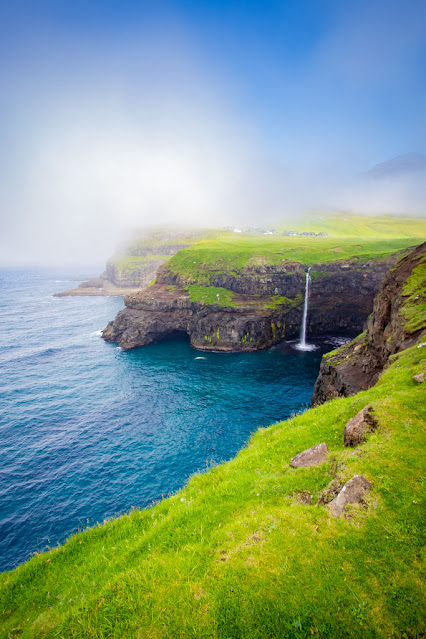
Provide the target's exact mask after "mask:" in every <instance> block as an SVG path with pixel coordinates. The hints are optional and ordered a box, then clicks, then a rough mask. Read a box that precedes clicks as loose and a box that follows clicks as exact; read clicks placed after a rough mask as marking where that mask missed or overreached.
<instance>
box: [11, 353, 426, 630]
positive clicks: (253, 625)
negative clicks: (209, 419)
mask: <svg viewBox="0 0 426 639" xmlns="http://www.w3.org/2000/svg"><path fill="white" fill-rule="evenodd" d="M425 365H426V346H422V347H419V345H417V346H415V347H413V348H411V349H409V350H407V351H404V352H403V353H401V354H399V355H398V356H396V357H394V358H393V361H392V363H391V365H390V367H389V368H388V369H387V370H386V371H385V372H384V374H383V375H382V377H381V378H380V380H379V382H378V384H377V385H376V386H375V387H374V388H372V389H370V390H369V391H366V392H364V393H361V394H359V395H357V396H354V397H350V398H345V399H338V400H334V401H332V402H329V403H327V404H324V405H322V406H320V407H318V408H316V409H313V410H309V411H307V412H305V413H304V414H302V415H299V416H297V417H295V418H294V419H291V420H289V421H286V422H283V423H278V424H275V425H273V426H271V427H269V428H267V429H261V430H259V431H258V432H257V433H256V434H255V435H254V437H253V438H252V440H251V441H250V443H249V445H248V446H247V448H245V449H244V450H242V451H241V452H240V454H239V455H238V456H237V457H236V458H235V459H234V460H233V461H231V462H229V463H226V464H222V465H219V466H215V467H213V468H211V469H210V470H209V471H208V472H206V473H203V474H199V475H196V476H194V477H193V478H192V479H191V481H190V482H189V483H188V485H187V486H186V487H185V488H184V489H183V490H182V491H181V492H180V493H178V494H177V495H175V496H172V497H170V498H168V499H165V500H164V501H163V502H161V503H160V504H158V505H156V506H155V507H153V508H151V509H148V510H144V511H138V510H133V511H132V512H131V513H129V514H128V515H125V516H123V517H121V518H119V519H116V520H113V521H109V522H107V523H106V524H105V525H103V526H100V527H98V528H93V529H90V530H88V531H86V532H84V533H81V534H79V535H76V536H74V537H72V538H71V539H70V540H69V541H68V542H67V543H66V544H65V545H64V546H62V547H61V548H59V549H55V550H52V551H51V552H48V553H44V554H41V555H38V556H35V557H34V558H33V559H31V560H30V561H29V562H28V563H26V564H24V565H22V566H20V567H19V568H18V569H16V570H14V571H12V572H10V573H5V574H3V575H2V576H1V616H0V618H1V622H0V623H1V635H0V636H1V637H8V638H11V637H66V638H68V637H85V638H86V637H132V638H133V637H144V638H145V637H152V638H154V637H155V638H157V637H173V638H174V637H194V638H200V637H220V638H223V639H228V638H239V637H241V638H242V637H244V638H247V639H249V638H250V639H252V638H260V637H262V638H276V637H312V636H317V637H321V638H322V637H357V638H360V639H361V638H363V639H366V638H369V637H371V638H373V637H422V636H424V634H425V633H426V625H425V617H424V610H425V607H424V606H425V597H424V590H423V588H424V582H423V581H422V571H423V569H424V554H423V552H424V545H423V544H424V535H423V532H424V527H423V521H422V515H424V501H423V500H424V460H423V458H422V455H421V451H422V450H423V449H424V445H425V432H424V427H425V418H426V406H425V401H424V400H425V388H424V384H419V383H417V382H415V381H414V380H413V375H415V374H418V373H420V372H421V371H424V370H425ZM369 402H370V403H372V404H373V406H374V410H375V413H376V416H377V418H378V420H379V423H380V427H379V429H378V431H376V432H375V433H374V434H372V435H371V436H370V437H369V439H368V441H367V442H366V443H365V444H363V445H362V446H360V447H359V448H357V449H345V448H344V447H343V428H344V425H345V423H346V422H347V420H348V419H349V418H351V417H352V416H353V415H354V414H355V413H356V412H357V411H359V410H360V409H361V408H362V407H363V406H365V405H366V404H367V403H369ZM230 427H232V425H230ZM320 442H326V444H327V445H328V447H329V449H330V455H329V459H328V461H327V462H326V463H325V464H323V465H321V466H319V467H313V468H307V469H303V468H299V469H293V468H290V466H289V461H290V458H291V457H292V456H293V455H295V454H297V453H298V452H300V451H302V450H303V449H305V448H307V447H309V446H312V445H314V444H317V443H320ZM357 473H362V474H363V475H365V477H367V478H368V480H369V481H370V482H371V483H372V486H373V488H372V491H371V493H370V494H369V496H368V498H367V500H366V501H365V503H363V504H362V505H358V506H353V507H352V508H351V509H350V510H349V511H348V512H347V513H346V515H345V516H344V517H342V518H340V519H333V518H331V517H330V516H329V514H328V511H327V509H326V508H325V507H324V506H322V505H318V504H317V500H318V497H319V495H320V492H321V491H322V490H323V489H324V488H325V487H326V486H327V485H328V484H329V482H330V481H332V480H333V479H336V478H337V479H339V480H341V481H346V480H348V479H349V478H350V477H352V476H353V475H355V474H357ZM308 494H309V495H311V496H312V503H311V504H307V503H301V502H303V501H304V500H306V497H307V496H308ZM422 504H423V507H422Z"/></svg>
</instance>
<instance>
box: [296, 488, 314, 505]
mask: <svg viewBox="0 0 426 639" xmlns="http://www.w3.org/2000/svg"><path fill="white" fill-rule="evenodd" d="M296 499H297V501H298V502H299V504H312V493H310V492H309V490H302V492H301V493H297V495H296Z"/></svg>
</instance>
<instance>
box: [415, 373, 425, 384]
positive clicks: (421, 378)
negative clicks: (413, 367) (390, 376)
mask: <svg viewBox="0 0 426 639" xmlns="http://www.w3.org/2000/svg"><path fill="white" fill-rule="evenodd" d="M413 379H414V381H415V382H417V383H418V384H422V383H423V382H424V381H425V374H424V373H419V374H418V375H414V377H413Z"/></svg>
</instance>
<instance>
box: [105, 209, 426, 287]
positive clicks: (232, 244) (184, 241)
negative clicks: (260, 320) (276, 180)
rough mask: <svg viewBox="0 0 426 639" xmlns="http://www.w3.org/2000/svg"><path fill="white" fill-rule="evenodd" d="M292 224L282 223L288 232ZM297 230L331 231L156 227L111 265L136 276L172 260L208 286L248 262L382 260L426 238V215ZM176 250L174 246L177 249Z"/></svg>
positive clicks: (328, 221)
mask: <svg viewBox="0 0 426 639" xmlns="http://www.w3.org/2000/svg"><path fill="white" fill-rule="evenodd" d="M290 226H291V224H286V225H282V226H281V227H279V232H280V233H282V232H284V231H285V230H290ZM291 229H292V230H295V231H296V232H299V233H303V232H311V233H327V235H328V237H309V236H308V237H307V236H302V235H299V236H295V237H292V236H283V235H262V234H261V233H259V232H257V233H256V232H250V233H244V232H242V233H234V232H233V231H220V230H211V229H210V230H209V229H205V230H201V231H192V232H191V231H187V232H184V231H177V230H174V231H173V230H170V231H169V232H167V231H165V230H162V231H153V232H151V233H149V234H145V235H142V236H141V237H139V238H136V239H135V240H134V241H133V242H131V243H130V244H129V246H128V247H127V248H126V250H125V254H124V255H119V256H116V257H113V258H111V259H110V260H109V263H110V264H111V265H112V266H113V267H114V268H115V270H116V272H117V274H118V275H117V277H120V278H121V279H122V280H123V281H127V280H128V279H130V280H131V279H132V277H134V275H135V273H137V272H141V273H143V272H144V269H146V268H149V266H150V263H152V262H153V261H154V260H156V261H158V262H164V261H166V260H167V259H168V258H169V257H170V256H171V255H172V254H173V252H175V253H176V251H177V250H178V249H179V246H185V245H190V246H189V247H188V248H186V249H184V250H179V252H177V253H176V255H175V256H174V257H173V258H172V259H171V260H170V268H171V269H172V271H173V272H179V273H180V274H181V275H183V276H185V277H188V279H190V280H191V281H192V282H193V283H196V284H208V280H209V273H210V272H211V271H212V270H214V271H216V272H218V271H219V272H234V273H236V272H239V271H241V269H242V268H243V267H245V266H249V265H253V266H256V265H258V266H264V265H272V264H279V263H281V262H285V261H295V262H300V263H302V264H305V265H307V266H310V265H311V264H314V263H326V262H334V261H337V260H342V259H349V258H358V259H360V260H367V259H372V258H373V259H383V258H385V257H386V256H388V255H391V254H392V253H396V252H397V251H400V250H403V249H406V248H408V247H410V246H413V245H414V244H417V243H418V242H419V241H420V240H424V239H425V238H426V220H424V219H422V218H396V217H386V216H383V217H366V216H359V215H358V216H357V215H349V214H347V215H342V214H339V215H337V214H335V215H326V216H323V217H309V218H307V219H306V220H302V221H300V222H298V223H297V224H296V225H295V226H294V227H293V226H291ZM175 249H176V250H175Z"/></svg>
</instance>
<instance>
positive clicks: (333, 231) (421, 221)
mask: <svg viewBox="0 0 426 639" xmlns="http://www.w3.org/2000/svg"><path fill="white" fill-rule="evenodd" d="M290 227H291V223H290V224H289V223H286V224H284V223H283V224H281V225H280V227H279V229H280V230H281V231H284V230H293V229H290ZM294 230H296V231H299V232H301V231H312V232H314V233H327V234H328V235H329V236H330V237H363V238H398V237H411V238H419V239H422V238H423V239H424V238H425V237H426V220H425V218H424V217H423V218H421V217H402V216H396V215H383V216H377V217H373V216H368V215H356V214H350V213H345V214H343V213H335V214H328V215H327V214H325V215H321V216H319V215H315V216H313V215H311V216H309V217H307V218H306V219H304V220H302V221H301V222H300V223H299V224H296V228H295V229H294ZM414 243H416V242H414Z"/></svg>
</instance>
